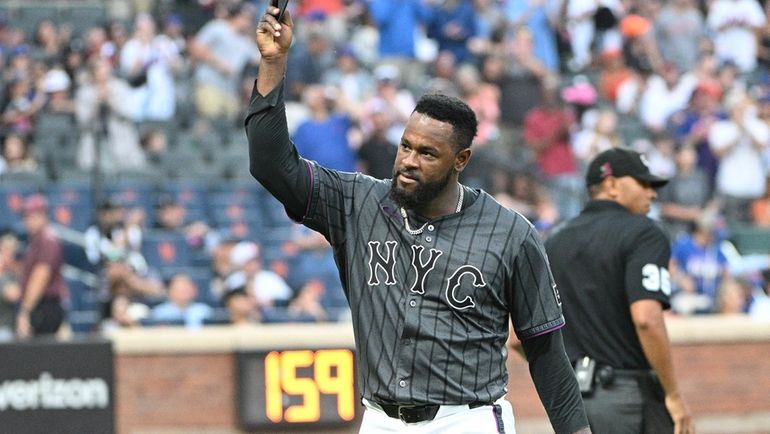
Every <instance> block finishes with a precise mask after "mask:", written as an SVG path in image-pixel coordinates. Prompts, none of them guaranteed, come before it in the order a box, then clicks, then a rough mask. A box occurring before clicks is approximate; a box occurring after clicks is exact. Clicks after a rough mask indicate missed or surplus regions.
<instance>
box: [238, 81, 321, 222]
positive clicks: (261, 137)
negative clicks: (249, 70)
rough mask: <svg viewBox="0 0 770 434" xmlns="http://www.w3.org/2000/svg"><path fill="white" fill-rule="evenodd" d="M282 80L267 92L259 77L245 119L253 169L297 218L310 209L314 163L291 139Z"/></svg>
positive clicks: (256, 176)
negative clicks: (262, 92) (261, 88)
mask: <svg viewBox="0 0 770 434" xmlns="http://www.w3.org/2000/svg"><path fill="white" fill-rule="evenodd" d="M284 83H285V81H282V82H281V83H280V84H279V85H278V86H276V88H275V89H273V90H272V91H271V92H270V93H269V94H267V95H266V96H264V97H263V96H262V95H260V94H259V92H257V85H256V81H255V82H254V90H253V91H252V94H251V102H250V103H249V109H248V113H247V115H246V119H245V121H244V124H245V127H246V136H247V137H248V140H249V172H250V173H251V175H252V176H254V178H256V179H257V180H258V181H259V182H260V183H261V184H262V185H263V186H264V187H265V188H266V189H267V191H269V192H270V193H271V194H272V195H273V196H275V197H276V198H277V199H278V200H279V201H280V202H281V203H282V204H283V206H284V207H285V209H286V212H287V214H288V215H289V217H291V218H292V219H293V220H295V221H298V222H299V221H301V220H302V219H303V218H304V217H305V216H306V215H307V213H308V207H309V205H310V192H311V191H312V188H313V176H312V172H311V165H310V163H309V162H308V161H306V160H304V159H303V158H301V157H300V156H299V153H298V152H297V149H296V148H295V147H294V145H293V144H292V143H291V140H290V138H289V131H288V127H287V123H286V106H285V105H284V100H283V92H284V90H283V88H284Z"/></svg>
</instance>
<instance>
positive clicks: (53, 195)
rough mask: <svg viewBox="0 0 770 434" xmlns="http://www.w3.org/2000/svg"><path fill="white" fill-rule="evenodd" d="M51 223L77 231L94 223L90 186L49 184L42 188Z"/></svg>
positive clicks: (66, 183) (72, 183) (78, 183)
mask: <svg viewBox="0 0 770 434" xmlns="http://www.w3.org/2000/svg"><path fill="white" fill-rule="evenodd" d="M44 193H45V195H46V197H47V198H48V212H49V217H50V218H51V220H52V221H54V222H57V223H59V224H62V225H64V226H68V227H70V228H72V229H75V230H78V231H81V232H82V231H85V230H86V228H88V226H90V225H91V224H92V223H93V222H94V204H93V200H92V198H91V186H90V184H89V183H83V182H64V183H55V184H54V183H51V184H48V185H47V186H46V187H45V188H44Z"/></svg>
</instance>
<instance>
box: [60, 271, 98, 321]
mask: <svg viewBox="0 0 770 434" xmlns="http://www.w3.org/2000/svg"><path fill="white" fill-rule="evenodd" d="M66 283H67V289H68V291H69V306H68V309H67V322H68V323H69V325H70V328H71V329H72V331H73V332H74V333H91V332H94V331H95V330H96V329H97V328H98V326H99V321H100V320H101V309H102V306H101V303H100V301H99V298H98V293H97V290H96V289H95V288H92V287H90V286H88V285H86V284H85V283H83V282H81V281H80V280H76V279H67V281H66Z"/></svg>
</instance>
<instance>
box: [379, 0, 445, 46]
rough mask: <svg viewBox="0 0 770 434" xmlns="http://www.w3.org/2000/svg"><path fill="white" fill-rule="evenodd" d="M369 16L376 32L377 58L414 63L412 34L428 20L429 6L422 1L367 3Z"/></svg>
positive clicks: (385, 0)
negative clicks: (377, 38)
mask: <svg viewBox="0 0 770 434" xmlns="http://www.w3.org/2000/svg"><path fill="white" fill-rule="evenodd" d="M369 12H370V13H371V15H372V18H374V21H375V22H376V23H377V28H378V29H379V31H380V42H379V44H380V57H383V58H391V57H395V58H406V59H414V58H415V37H414V30H415V28H416V27H417V26H418V25H419V24H421V23H425V22H428V21H429V20H430V15H431V8H430V6H429V5H427V4H426V2H425V1H424V0H371V3H370V7H369Z"/></svg>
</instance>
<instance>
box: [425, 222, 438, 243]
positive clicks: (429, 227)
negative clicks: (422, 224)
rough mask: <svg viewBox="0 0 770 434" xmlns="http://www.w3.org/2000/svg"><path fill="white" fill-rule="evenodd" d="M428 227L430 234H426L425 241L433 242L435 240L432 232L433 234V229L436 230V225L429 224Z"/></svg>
mask: <svg viewBox="0 0 770 434" xmlns="http://www.w3.org/2000/svg"><path fill="white" fill-rule="evenodd" d="M426 229H427V230H428V234H427V235H426V236H425V241H426V242H429V243H432V242H433V235H432V234H433V231H435V230H436V227H435V226H433V225H428V227H427V228H426Z"/></svg>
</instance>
